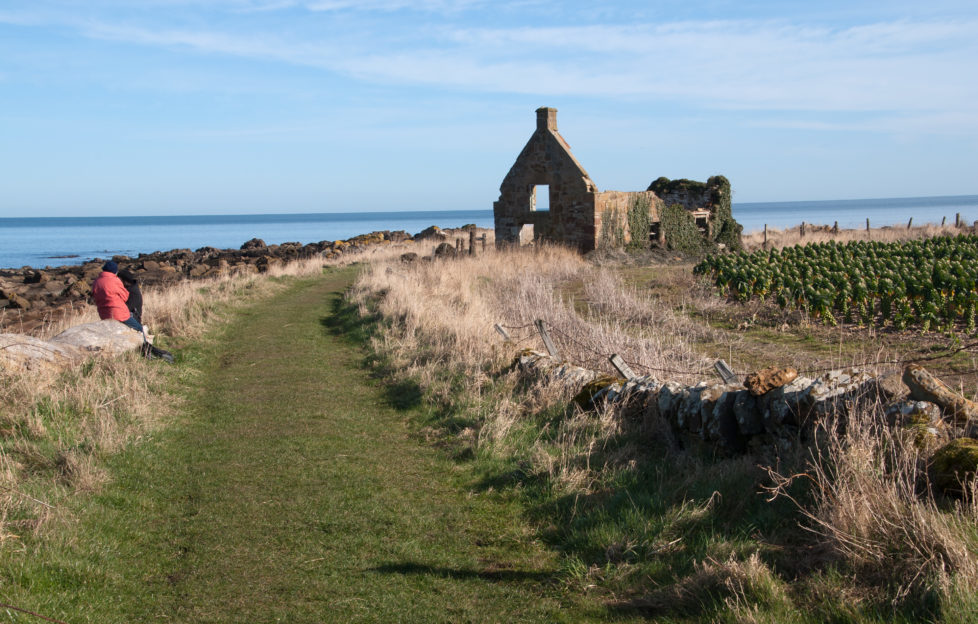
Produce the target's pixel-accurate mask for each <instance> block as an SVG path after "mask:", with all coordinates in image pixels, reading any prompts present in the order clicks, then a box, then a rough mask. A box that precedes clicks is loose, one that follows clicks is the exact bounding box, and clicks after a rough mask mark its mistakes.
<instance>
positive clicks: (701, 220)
mask: <svg viewBox="0 0 978 624" xmlns="http://www.w3.org/2000/svg"><path fill="white" fill-rule="evenodd" d="M706 221H707V218H706V217H696V227H697V228H699V231H700V234H703V235H704V236H705V235H706V234H707V228H708V227H709V226H708V225H707V222H706Z"/></svg>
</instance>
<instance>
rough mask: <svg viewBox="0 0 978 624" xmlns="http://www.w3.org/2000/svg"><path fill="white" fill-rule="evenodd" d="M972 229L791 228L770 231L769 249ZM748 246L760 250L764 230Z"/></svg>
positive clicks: (929, 235)
mask: <svg viewBox="0 0 978 624" xmlns="http://www.w3.org/2000/svg"><path fill="white" fill-rule="evenodd" d="M971 231H972V228H957V227H954V225H953V224H952V225H943V226H941V225H933V224H928V225H921V226H915V227H911V228H907V227H905V226H893V227H882V228H871V229H869V230H868V231H867V230H866V229H865V228H855V229H851V230H850V229H840V230H839V231H838V232H833V231H832V228H831V227H829V226H813V225H811V224H808V225H807V226H806V231H805V236H802V235H801V226H796V227H792V228H787V229H783V230H782V229H778V228H768V230H767V240H768V248H774V249H781V248H783V247H792V246H794V245H809V244H811V243H827V242H828V241H832V240H834V241H837V242H840V243H847V242H850V241H861V240H872V241H879V242H882V243H893V242H897V241H904V240H918V239H923V238H933V237H935V236H956V235H957V234H960V233H962V232H971ZM743 241H744V247H745V248H746V249H747V250H748V251H753V250H755V249H760V248H761V247H762V246H763V244H764V231H763V230H759V231H756V232H751V233H749V234H744V236H743Z"/></svg>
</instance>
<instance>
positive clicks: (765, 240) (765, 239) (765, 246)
mask: <svg viewBox="0 0 978 624" xmlns="http://www.w3.org/2000/svg"><path fill="white" fill-rule="evenodd" d="M764 249H767V223H765V224H764Z"/></svg>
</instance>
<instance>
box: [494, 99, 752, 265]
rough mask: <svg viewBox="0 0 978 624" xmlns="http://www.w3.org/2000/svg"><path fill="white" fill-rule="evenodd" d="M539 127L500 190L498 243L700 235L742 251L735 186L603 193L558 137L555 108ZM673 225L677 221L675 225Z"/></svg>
mask: <svg viewBox="0 0 978 624" xmlns="http://www.w3.org/2000/svg"><path fill="white" fill-rule="evenodd" d="M536 113H537V128H536V131H535V132H534V133H533V135H532V136H531V137H530V140H529V142H527V144H526V146H525V147H524V148H523V151H522V152H520V155H519V156H518V157H517V159H516V162H515V163H514V164H513V166H512V168H511V169H510V170H509V173H508V174H506V177H505V179H503V183H502V185H501V186H500V187H499V191H500V194H499V200H498V201H496V202H495V203H494V204H493V212H494V216H495V227H496V244H497V245H507V244H528V243H530V242H532V241H535V240H546V241H552V242H557V243H562V244H565V245H569V246H572V247H577V248H578V249H579V250H581V251H582V252H587V251H591V250H593V249H597V248H599V247H621V246H648V245H660V246H666V247H671V246H673V245H672V244H673V243H675V242H677V241H678V238H679V237H683V236H686V237H688V236H689V234H688V232H690V231H692V232H695V235H696V238H697V239H698V240H697V241H696V242H698V241H699V240H702V241H703V242H704V243H707V242H714V243H722V244H725V245H727V246H730V247H739V246H740V226H739V225H737V224H736V222H735V221H733V218H732V216H731V214H730V183H729V182H728V181H727V179H726V178H724V177H723V176H713V177H711V178H710V179H709V180H708V181H707V182H706V183H702V182H694V181H691V180H672V181H670V180H668V179H666V178H659V179H658V180H656V181H655V182H653V183H652V184H651V185H650V186H649V188H648V190H645V191H630V192H623V191H599V190H598V187H597V185H596V184H595V183H594V181H593V180H591V176H589V175H588V173H587V171H585V170H584V167H583V166H581V163H579V162H578V161H577V159H576V158H575V157H574V155H573V154H572V153H571V149H570V145H568V144H567V141H565V140H564V138H563V137H562V136H560V133H559V132H557V109H555V108H538V109H537V111H536ZM674 222H675V223H674Z"/></svg>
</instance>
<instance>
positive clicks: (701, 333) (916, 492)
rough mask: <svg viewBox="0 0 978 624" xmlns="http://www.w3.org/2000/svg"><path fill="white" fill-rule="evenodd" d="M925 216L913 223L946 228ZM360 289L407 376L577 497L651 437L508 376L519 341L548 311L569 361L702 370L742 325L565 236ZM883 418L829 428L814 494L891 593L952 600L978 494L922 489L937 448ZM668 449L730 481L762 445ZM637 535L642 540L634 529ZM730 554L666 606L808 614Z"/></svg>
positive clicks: (833, 542)
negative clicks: (713, 451)
mask: <svg viewBox="0 0 978 624" xmlns="http://www.w3.org/2000/svg"><path fill="white" fill-rule="evenodd" d="M917 230H919V231H918V232H912V234H915V235H920V236H923V235H936V234H939V233H941V231H939V230H938V229H935V228H918V229H917ZM670 275H671V274H670ZM663 279H679V278H678V277H676V276H674V275H673V276H672V277H669V276H666V277H665V278H663ZM682 279H685V277H683V278H682ZM694 290H695V289H689V293H688V296H689V298H690V301H691V302H692V303H693V304H694V305H692V306H690V307H689V308H688V309H689V310H692V309H696V310H697V311H698V312H700V313H701V310H700V309H701V308H702V307H704V306H707V307H709V306H712V307H720V306H723V305H725V304H724V303H723V302H722V300H719V299H718V298H716V297H708V296H707V295H706V294H703V293H697V292H694ZM684 296H686V295H684ZM352 297H353V300H354V301H356V302H358V303H359V305H360V306H361V308H362V309H363V310H367V309H369V310H371V311H376V312H379V313H380V314H381V315H382V316H383V318H384V319H385V322H386V323H388V324H389V325H388V327H387V328H386V329H385V331H384V332H383V333H382V334H380V335H379V336H378V337H377V338H376V339H375V341H376V345H375V346H376V347H377V349H378V351H380V352H381V353H382V354H384V355H385V356H386V357H387V358H388V360H389V362H390V365H391V366H392V368H394V369H395V370H397V371H398V375H406V376H409V377H412V378H413V379H415V380H416V381H417V382H418V383H420V384H421V386H422V387H423V388H424V389H425V390H426V391H427V392H428V396H430V397H434V398H435V399H436V400H438V401H439V402H442V403H445V404H451V403H452V402H453V401H454V405H453V409H456V410H463V411H464V410H466V409H470V410H472V411H474V412H475V413H478V415H479V417H478V420H477V422H476V424H475V425H473V426H468V427H466V428H465V430H464V432H463V433H462V434H461V435H460V436H459V437H460V438H462V437H464V438H465V440H466V441H467V443H471V444H473V445H476V446H477V449H478V450H479V451H482V452H485V453H488V454H489V455H495V456H502V457H517V458H520V459H519V461H520V465H521V466H522V468H521V470H524V471H526V472H527V473H529V474H534V475H543V476H544V477H545V478H546V480H547V482H548V484H549V485H550V486H551V487H552V488H553V490H552V491H553V492H556V493H559V494H562V495H570V496H572V497H576V496H578V495H588V494H592V493H595V492H597V491H600V488H603V487H607V482H606V481H605V482H603V481H602V476H603V474H605V473H606V472H608V471H610V470H618V471H620V470H621V469H623V468H625V469H627V468H628V467H629V466H631V465H633V464H634V462H635V460H636V459H638V460H639V461H641V460H643V459H647V458H643V457H641V453H642V452H648V447H646V448H645V450H644V451H642V450H639V449H638V448H636V447H633V446H629V444H628V443H627V441H626V443H622V440H625V439H627V435H623V434H626V433H627V432H626V431H625V427H626V425H625V423H624V422H623V420H622V415H621V414H620V413H618V412H616V411H614V410H607V409H606V410H598V411H597V412H596V413H593V412H592V413H588V414H584V413H581V412H579V411H574V410H572V409H568V407H567V402H568V400H569V398H570V397H569V391H568V389H566V388H564V387H561V386H560V385H559V384H548V383H547V382H546V381H543V382H537V383H535V384H532V385H530V386H529V387H526V386H525V385H522V384H520V383H518V382H517V380H516V379H515V377H514V376H513V375H502V376H500V375H499V374H498V373H499V371H501V370H503V369H504V368H505V367H506V366H507V365H508V363H509V360H510V359H511V358H512V356H513V354H514V353H516V352H517V351H518V350H519V349H521V348H526V347H533V348H541V347H542V344H541V342H540V339H539V337H538V335H537V333H536V330H535V328H533V327H532V322H533V321H534V320H535V319H538V318H539V319H544V320H545V321H546V322H547V323H548V325H549V326H550V327H551V330H552V331H551V333H552V335H553V337H554V341H555V342H556V343H557V347H558V349H559V351H560V354H561V357H562V358H563V359H566V360H567V361H569V362H572V363H575V364H579V365H582V366H588V367H591V368H597V369H603V370H605V371H608V372H610V368H609V367H608V364H607V361H606V358H607V355H609V354H611V353H619V354H622V355H623V356H624V357H625V359H626V360H627V361H629V362H630V363H632V364H633V368H635V369H636V370H637V371H638V372H640V373H642V372H646V371H650V372H652V374H653V375H654V376H655V377H657V378H659V379H670V380H677V381H680V382H690V383H695V382H698V381H701V380H702V379H704V378H705V376H706V373H705V371H706V370H708V367H709V364H710V363H711V361H712V360H708V359H705V358H703V357H701V356H700V355H698V354H697V352H696V350H695V345H696V344H697V343H702V342H710V341H715V342H719V341H722V340H725V338H724V336H725V335H726V334H724V335H721V334H718V333H717V330H713V329H710V327H709V326H708V325H707V324H706V323H704V322H703V320H702V318H700V319H697V318H694V317H691V316H690V315H689V314H687V307H686V305H684V304H683V303H682V302H679V303H678V305H677V301H676V300H670V301H662V300H659V299H658V298H656V297H652V296H650V295H649V294H648V290H647V289H645V290H643V289H642V288H640V287H632V286H629V285H628V284H627V283H626V282H624V281H623V280H622V279H621V275H620V273H619V272H617V271H615V270H613V269H609V268H607V267H596V266H593V265H590V264H587V263H585V262H584V261H582V259H581V258H580V257H579V256H578V255H577V254H576V253H573V252H569V251H566V250H562V249H559V248H548V247H538V248H535V249H533V248H531V249H510V250H506V251H498V252H497V251H492V252H490V253H488V254H485V255H480V256H477V257H475V258H462V259H459V260H454V261H440V262H430V263H413V264H405V263H401V262H399V261H394V262H386V263H380V264H375V265H371V266H369V267H368V268H367V270H365V271H364V272H363V274H362V275H361V277H360V279H359V280H358V282H357V285H356V286H355V289H354V291H353V293H352ZM495 323H501V324H502V325H504V326H507V327H508V328H509V329H508V331H509V333H510V334H511V336H512V342H511V343H503V342H502V340H501V338H500V337H499V336H498V335H497V334H496V333H495V332H494V331H493V329H492V326H493V324H495ZM846 357H855V356H846ZM696 371H704V374H696ZM446 379H453V380H454V381H451V382H447V381H446ZM491 394H494V395H495V396H488V395H491ZM466 403H467V404H468V406H466V405H464V404H466ZM541 417H543V418H545V419H546V423H547V424H545V425H543V426H542V427H539V426H537V428H534V427H533V426H530V425H529V424H528V423H529V422H530V421H532V420H534V419H537V422H538V423H539V420H540V418H541ZM879 422H880V415H879V411H878V410H876V409H870V408H867V409H864V410H863V411H862V412H860V413H859V415H858V416H857V417H855V418H854V419H853V421H852V422H851V423H850V424H849V429H850V431H849V434H848V435H847V436H842V435H838V434H836V433H832V434H831V435H830V434H828V433H823V436H822V437H821V438H820V447H819V449H818V452H817V453H816V454H815V455H814V456H813V457H812V458H811V461H810V462H809V463H808V467H807V468H805V469H804V471H805V474H806V477H805V479H807V480H808V482H809V484H810V485H811V486H812V488H813V492H814V500H813V501H808V500H807V499H806V500H805V501H801V500H800V501H799V507H800V508H801V509H802V512H803V514H804V517H805V518H806V525H807V526H808V528H810V529H812V530H813V531H815V532H816V534H817V536H818V538H817V539H818V541H819V542H821V543H822V544H823V545H827V546H828V547H829V548H830V549H831V550H832V551H833V552H834V553H835V556H836V559H835V560H834V561H835V562H837V563H839V565H841V566H842V569H843V570H845V571H847V572H845V573H851V574H852V575H853V578H857V579H861V580H860V581H859V582H861V583H865V584H867V585H873V586H874V587H875V589H874V591H876V592H881V593H882V594H885V596H886V598H884V600H885V601H891V602H892V603H893V604H898V603H900V602H902V601H904V600H908V599H910V598H911V597H912V596H913V595H914V593H915V592H920V591H927V592H932V593H933V594H934V595H936V596H938V600H940V601H943V602H944V603H947V604H949V605H950V604H952V603H953V601H954V596H956V595H959V594H962V592H963V593H964V594H967V592H968V591H972V588H978V564H976V563H975V562H976V561H978V531H976V526H978V512H976V509H978V505H976V503H975V501H976V500H978V498H976V497H975V496H974V492H972V496H970V497H968V498H966V501H965V502H963V503H960V504H958V505H957V506H953V505H952V506H949V507H945V506H943V503H939V502H938V501H937V500H936V499H935V498H934V497H933V496H931V495H930V494H929V492H928V491H927V489H926V487H922V484H925V483H926V465H927V457H926V456H924V455H921V454H920V453H918V452H917V451H916V449H915V448H914V447H913V446H912V444H911V445H908V444H905V443H904V441H902V440H898V439H895V438H893V436H891V435H890V434H889V433H888V432H887V431H886V429H885V427H880V426H878V423H879ZM826 431H832V432H835V431H836V429H835V428H834V427H828V428H827V429H826ZM527 432H531V433H530V434H529V436H528V434H527ZM657 437H669V436H657ZM666 447H668V444H664V447H663V448H664V450H663V453H664V454H665V455H666V457H664V458H663V459H662V461H668V462H671V463H672V464H674V467H673V469H674V471H675V474H677V475H683V479H688V480H689V481H690V483H693V482H704V481H705V482H710V481H711V476H710V475H711V474H712V472H713V471H718V473H717V475H716V479H715V482H717V483H719V482H721V481H723V478H724V477H725V476H727V475H726V473H729V472H730V471H733V472H740V473H743V474H745V475H746V474H747V473H748V472H750V471H751V470H754V463H753V462H754V461H755V460H752V459H751V458H744V462H746V463H743V462H741V463H737V462H734V461H733V460H726V461H723V462H719V463H715V464H711V463H709V462H707V463H704V462H703V461H702V460H700V459H696V458H694V457H692V456H691V455H689V454H685V453H677V452H676V451H675V449H673V450H672V451H670V450H669V449H668V448H666ZM673 455H675V456H673ZM672 464H671V465H672ZM741 464H742V465H741ZM720 472H722V473H724V474H719V473H720ZM770 477H771V478H772V479H774V481H775V490H777V491H779V492H780V493H782V494H786V493H787V492H788V491H789V490H788V486H789V485H790V482H791V480H792V475H780V474H779V473H777V472H775V471H772V472H771V474H770ZM683 479H680V481H682V480H683ZM744 481H745V482H746V481H750V478H745V479H744ZM602 483H603V485H602ZM596 486H597V487H596ZM676 487H679V488H680V489H681V488H682V486H681V484H680V485H677V486H676ZM748 487H749V486H748ZM754 487H755V489H756V487H757V482H755V486H754ZM753 494H754V492H748V491H743V492H740V493H739V494H737V493H728V494H727V496H728V497H730V496H733V497H736V496H738V495H740V496H743V497H749V496H751V495H753ZM711 500H712V499H711ZM728 504H729V505H732V506H735V505H734V504H733V503H732V502H731V503H728ZM694 507H695V506H694ZM696 509H700V508H699V507H695V509H692V510H691V511H690V514H692V513H694V512H695V511H696ZM703 509H706V508H705V507H704V508H703ZM709 511H710V510H709V509H707V510H706V512H709ZM667 524H670V525H673V524H674V525H676V526H678V525H679V524H680V523H679V522H678V521H675V520H669V522H668V523H667ZM761 539H762V538H761ZM809 543H810V542H809ZM622 544H623V545H622V548H625V549H626V550H627V549H628V541H627V539H626V540H625V541H623V542H622ZM710 556H713V555H710ZM724 557H727V555H725V554H718V555H717V556H716V558H714V559H710V558H707V559H705V560H702V562H701V563H699V564H697V567H696V569H695V571H694V573H693V574H692V575H691V576H689V577H687V578H685V579H683V580H682V581H681V582H680V583H679V584H678V585H676V586H672V587H666V588H664V589H662V591H661V592H658V593H656V594H654V595H652V597H651V598H649V600H651V602H656V601H657V600H660V599H661V600H660V602H662V605H660V606H661V608H662V609H663V610H664V611H670V612H675V611H676V610H677V607H676V605H677V604H679V605H680V607H679V608H678V610H679V611H680V612H682V611H683V610H684V607H682V605H683V604H685V602H689V611H690V612H691V613H693V612H697V610H698V609H700V608H702V604H701V603H702V601H703V600H704V596H707V597H709V596H712V597H713V598H715V599H716V600H718V601H720V602H721V603H722V605H723V606H722V608H723V609H724V610H725V613H726V614H727V617H728V618H729V619H730V620H731V621H743V622H767V621H771V622H773V621H790V620H792V619H793V618H794V616H793V615H792V613H794V607H793V604H794V603H793V602H792V601H793V600H794V597H791V598H789V597H788V592H787V590H786V585H785V583H784V581H783V580H781V579H779V578H778V577H777V575H776V574H775V573H774V572H773V571H772V570H771V569H770V568H769V567H767V566H766V565H765V564H764V563H763V562H762V561H761V560H760V559H759V558H758V556H756V555H752V556H745V555H743V554H742V553H741V554H731V555H730V557H731V558H730V559H728V560H726V561H724V560H723V558H724ZM623 574H624V572H623ZM847 578H848V577H847ZM880 588H884V589H880ZM834 589H840V588H839V587H834ZM813 591H814V590H813ZM840 591H841V589H840ZM677 601H678V602H677ZM656 604H658V603H656ZM759 605H760V607H759ZM649 607H651V608H652V610H657V609H658V608H659V606H656V605H652V604H651V603H650V604H649ZM854 617H856V616H854ZM801 619H804V618H801ZM857 619H858V618H857ZM799 621H801V620H799Z"/></svg>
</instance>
